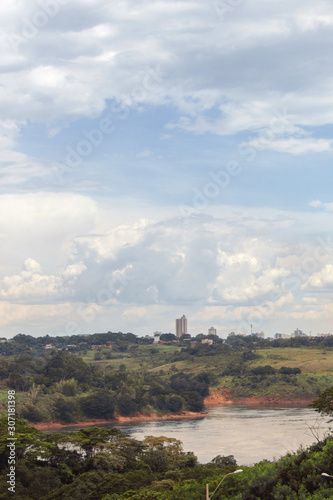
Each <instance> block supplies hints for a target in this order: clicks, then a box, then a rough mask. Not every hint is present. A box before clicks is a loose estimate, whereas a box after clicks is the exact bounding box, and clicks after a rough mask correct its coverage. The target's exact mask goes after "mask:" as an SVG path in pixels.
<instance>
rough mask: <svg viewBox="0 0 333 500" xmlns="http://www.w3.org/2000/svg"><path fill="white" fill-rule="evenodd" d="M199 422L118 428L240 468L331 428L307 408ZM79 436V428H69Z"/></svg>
mask: <svg viewBox="0 0 333 500" xmlns="http://www.w3.org/2000/svg"><path fill="white" fill-rule="evenodd" d="M207 411H208V414H207V416H203V417H200V418H197V419H182V420H157V421H149V422H133V423H128V424H122V425H120V424H119V425H118V424H105V425H102V426H101V427H106V428H111V427H117V428H119V429H121V430H122V431H123V432H126V433H128V434H130V435H131V436H132V437H134V438H136V439H139V440H142V439H144V438H145V437H146V436H167V437H171V438H176V439H179V440H180V441H182V443H183V446H184V451H193V452H194V454H195V455H196V456H197V457H198V459H199V462H201V463H207V462H210V461H211V460H212V459H213V458H214V457H216V456H217V455H224V456H226V455H233V456H234V457H235V459H236V460H237V463H238V464H239V465H252V464H254V463H256V462H259V461H260V460H263V459H266V460H273V459H274V458H279V457H280V456H282V455H285V454H286V453H287V452H293V451H297V450H298V449H299V447H300V446H301V445H303V446H304V447H306V446H309V445H310V444H312V443H314V442H315V441H316V439H315V437H314V436H313V434H312V433H311V431H310V429H309V427H314V428H315V429H316V432H317V433H318V434H319V437H320V439H322V438H323V436H324V433H325V431H327V429H328V426H327V424H326V420H327V419H326V420H325V419H323V418H320V417H319V419H318V413H317V412H315V411H314V410H312V409H310V408H308V407H302V406H298V407H288V406H281V407H272V406H269V407H268V406H266V407H265V406H257V405H256V406H252V405H244V404H243V405H228V406H216V407H213V408H209V409H208V410H207ZM63 430H64V431H65V432H66V430H77V428H73V427H72V428H70V427H68V428H66V430H65V429H63Z"/></svg>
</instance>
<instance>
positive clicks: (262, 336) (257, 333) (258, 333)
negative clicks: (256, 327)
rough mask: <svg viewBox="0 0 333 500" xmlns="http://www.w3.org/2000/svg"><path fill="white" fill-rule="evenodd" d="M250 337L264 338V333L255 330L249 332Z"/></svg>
mask: <svg viewBox="0 0 333 500" xmlns="http://www.w3.org/2000/svg"><path fill="white" fill-rule="evenodd" d="M251 335H252V337H258V338H259V339H264V338H265V333H264V332H256V333H251Z"/></svg>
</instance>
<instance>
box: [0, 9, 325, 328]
mask: <svg viewBox="0 0 333 500" xmlns="http://www.w3.org/2000/svg"><path fill="white" fill-rule="evenodd" d="M0 26H1V30H0V41H1V47H2V50H1V55H0V68H1V80H0V147H1V158H0V335H1V336H3V337H6V338H11V337H13V336H15V335H16V334H18V333H24V334H29V335H33V336H41V335H46V334H48V335H51V336H53V335H73V334H81V333H94V332H107V331H116V332H117V331H122V332H132V333H135V334H137V335H140V336H141V335H152V334H153V332H155V331H161V332H173V333H174V332H175V319H176V318H180V317H181V316H182V315H183V314H185V316H186V317H187V319H188V331H189V333H190V334H192V335H196V334H198V333H207V331H208V328H209V327H211V326H214V327H215V328H216V329H217V332H218V335H219V336H221V337H226V336H227V335H228V333H230V332H232V331H233V332H236V333H242V334H249V333H250V332H251V331H253V332H256V331H258V332H260V331H264V332H265V335H266V336H273V335H274V334H275V333H277V332H279V333H286V334H290V333H291V332H293V331H294V330H295V329H296V328H299V329H301V330H303V331H304V332H305V333H306V334H312V335H315V334H317V333H330V332H332V333H333V331H332V330H333V328H332V326H333V325H332V320H333V304H332V289H333V259H332V252H333V235H332V212H333V197H332V158H333V155H332V151H333V136H332V131H333V93H332V88H333V64H332V63H333V61H332V59H333V55H332V49H331V47H332V43H333V4H332V2H330V1H326V0H318V1H317V2H316V3H314V2H313V1H310V0H288V1H286V0H270V1H269V2H267V0H251V1H249V0H211V1H210V0H208V1H207V2H204V1H199V0H184V1H182V0H180V1H179V0H178V1H175V0H168V1H160V0H127V1H126V0H113V1H112V2H110V1H109V0H40V1H34V0H31V1H29V2H27V1H24V0H21V1H20V0H3V1H2V2H1V4H0Z"/></svg>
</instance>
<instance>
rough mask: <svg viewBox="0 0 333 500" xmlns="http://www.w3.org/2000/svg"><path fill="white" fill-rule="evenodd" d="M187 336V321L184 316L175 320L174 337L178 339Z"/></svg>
mask: <svg viewBox="0 0 333 500" xmlns="http://www.w3.org/2000/svg"><path fill="white" fill-rule="evenodd" d="M186 334H187V319H186V316H184V315H183V316H182V317H181V318H180V319H176V337H177V338H178V339H180V337H181V336H182V335H186Z"/></svg>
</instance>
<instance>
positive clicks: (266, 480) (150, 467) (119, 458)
mask: <svg viewBox="0 0 333 500" xmlns="http://www.w3.org/2000/svg"><path fill="white" fill-rule="evenodd" d="M16 437H17V440H16V464H15V483H16V484H15V494H13V496H15V499H17V500H76V499H77V500H82V499H83V498H84V499H85V500H125V499H127V500H129V499H131V500H179V499H181V498H184V499H186V500H198V499H200V498H204V497H205V491H206V484H207V483H208V484H209V489H210V492H211V493H212V492H213V491H214V489H215V488H216V487H217V485H218V484H219V483H220V481H221V479H222V478H223V477H224V476H225V475H226V474H229V473H231V472H234V471H235V470H237V469H239V467H237V464H236V460H235V459H234V457H233V456H232V455H230V456H217V457H215V458H214V459H213V460H212V461H211V462H209V463H208V464H199V463H198V460H197V458H196V456H195V455H194V454H193V453H191V452H188V453H186V452H184V451H183V448H182V444H181V442H180V441H178V440H176V439H171V438H166V437H152V436H150V437H147V438H146V439H144V440H143V441H138V440H136V439H133V438H131V437H129V436H127V435H126V434H123V433H122V432H120V431H119V430H118V429H100V428H97V427H93V428H86V429H81V430H79V431H76V432H71V433H69V434H66V435H64V434H60V433H55V434H43V433H41V432H39V431H37V430H36V429H33V428H31V427H28V426H27V425H26V424H25V423H24V422H23V421H17V427H16ZM7 444H8V439H7V420H6V419H3V420H1V421H0V499H4V500H5V499H7V498H9V496H10V494H9V492H8V487H9V484H8V482H7V481H9V479H8V478H9V476H8V474H9V465H8V459H9V453H10V451H9V448H8V446H7ZM241 468H242V470H243V472H242V473H240V474H235V475H230V476H229V477H228V478H227V479H226V480H225V481H224V482H223V484H222V485H221V487H220V488H219V489H218V490H217V492H216V493H215V494H214V498H215V499H216V500H222V499H226V498H228V499H230V500H259V499H260V500H296V499H300V500H310V499H312V500H323V499H328V498H332V497H333V484H332V482H331V479H330V478H327V477H323V476H322V473H323V472H325V473H328V474H332V472H333V439H332V437H329V438H327V439H325V440H323V441H321V442H318V443H316V444H314V445H313V446H311V447H310V448H308V449H301V450H299V451H298V452H297V453H289V454H287V455H286V456H284V457H282V458H280V459H279V460H277V461H272V462H269V461H267V460H263V461H261V462H259V463H258V464H255V465H254V466H252V467H245V466H242V467H241Z"/></svg>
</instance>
